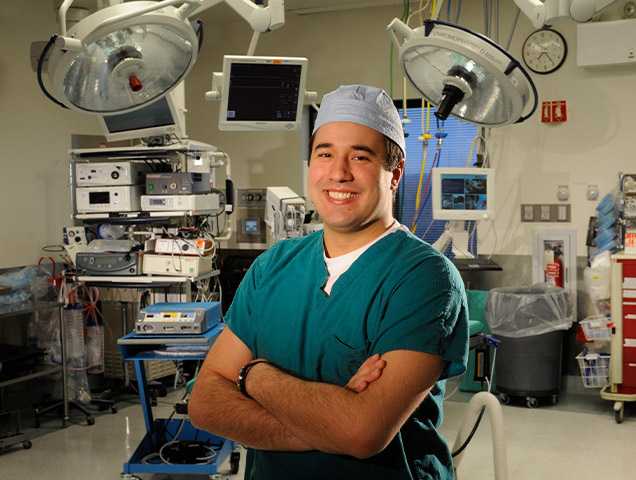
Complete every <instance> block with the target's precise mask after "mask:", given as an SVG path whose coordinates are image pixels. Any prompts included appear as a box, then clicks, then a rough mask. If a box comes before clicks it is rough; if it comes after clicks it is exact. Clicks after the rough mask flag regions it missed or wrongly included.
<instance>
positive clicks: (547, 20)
mask: <svg viewBox="0 0 636 480" xmlns="http://www.w3.org/2000/svg"><path fill="white" fill-rule="evenodd" d="M617 1H618V0H545V1H541V0H515V3H516V4H517V6H518V7H519V8H520V9H521V11H522V12H523V13H524V15H526V16H527V17H528V18H529V19H530V21H531V22H532V24H533V25H534V26H535V27H536V28H543V27H546V26H550V25H553V24H554V23H555V22H556V21H557V20H558V19H559V18H570V19H572V20H574V21H575V22H580V23H583V22H589V21H590V20H592V18H593V17H594V16H595V15H597V14H599V13H600V12H602V11H603V10H605V9H606V8H607V7H609V6H610V5H612V4H613V3H616V2H617Z"/></svg>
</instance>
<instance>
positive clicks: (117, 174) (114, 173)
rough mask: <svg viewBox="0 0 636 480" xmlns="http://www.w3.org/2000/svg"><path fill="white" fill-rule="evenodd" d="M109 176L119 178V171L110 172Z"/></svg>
mask: <svg viewBox="0 0 636 480" xmlns="http://www.w3.org/2000/svg"><path fill="white" fill-rule="evenodd" d="M110 176H111V177H112V178H113V179H114V180H117V179H118V178H119V172H112V173H111V174H110Z"/></svg>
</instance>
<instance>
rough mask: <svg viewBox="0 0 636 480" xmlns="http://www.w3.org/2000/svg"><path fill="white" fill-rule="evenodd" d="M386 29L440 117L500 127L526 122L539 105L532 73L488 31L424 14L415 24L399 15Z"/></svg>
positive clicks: (410, 74) (409, 73) (411, 76)
mask: <svg viewBox="0 0 636 480" xmlns="http://www.w3.org/2000/svg"><path fill="white" fill-rule="evenodd" d="M387 31H388V33H389V36H390V37H391V40H392V41H393V43H394V45H395V46H396V47H397V49H398V51H399V59H400V65H401V67H402V71H403V73H404V76H405V77H406V78H407V79H408V80H409V82H410V83H411V85H412V86H413V87H414V88H415V89H416V90H417V91H418V92H419V93H420V94H421V95H422V96H423V97H424V98H425V99H426V100H427V101H428V102H429V103H430V104H432V105H434V106H435V107H436V112H435V115H436V116H437V118H439V119H440V120H445V119H446V118H447V117H448V116H449V115H452V116H453V117H455V118H457V119H459V120H462V121H465V122H468V123H472V124H474V125H478V126H483V127H499V126H503V125H509V124H513V123H520V122H523V121H524V120H526V119H527V118H528V117H530V116H531V115H532V114H533V113H534V111H535V110H536V108H537V104H538V98H537V91H536V88H535V86H534V83H533V82H532V80H531V78H530V76H529V75H528V73H527V72H526V71H525V70H524V68H523V67H522V66H521V65H520V64H519V62H517V61H516V60H515V59H514V58H512V57H511V56H510V55H509V54H508V53H507V52H506V51H505V50H504V49H503V48H501V47H500V46H499V45H497V44H496V43H494V42H493V41H492V40H490V39H488V38H487V37H484V36H483V35H480V34H477V33H475V32H472V31H471V30H469V29H467V28H464V27H460V26H458V25H455V24H451V23H447V22H442V21H439V20H425V21H424V25H423V26H421V27H418V28H416V29H415V30H413V29H411V28H410V27H408V26H407V25H406V24H405V23H404V22H402V21H401V20H399V19H397V18H396V19H394V20H393V21H392V22H391V23H390V24H389V26H388V27H387ZM396 33H397V34H399V35H401V36H402V37H403V41H402V42H400V41H399V40H398V37H397V35H396Z"/></svg>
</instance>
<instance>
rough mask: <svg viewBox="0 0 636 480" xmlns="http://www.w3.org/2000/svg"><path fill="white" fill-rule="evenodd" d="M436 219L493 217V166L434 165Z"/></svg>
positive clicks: (481, 218)
mask: <svg viewBox="0 0 636 480" xmlns="http://www.w3.org/2000/svg"><path fill="white" fill-rule="evenodd" d="M432 182H433V183H432V197H433V218H434V219H435V220H490V219H492V218H493V217H494V208H495V205H494V202H495V175H494V171H493V170H492V169H490V168H434V169H433V178H432Z"/></svg>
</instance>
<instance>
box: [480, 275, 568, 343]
mask: <svg viewBox="0 0 636 480" xmlns="http://www.w3.org/2000/svg"><path fill="white" fill-rule="evenodd" d="M485 313H486V321H487V322H488V326H489V327H490V330H491V331H492V333H494V334H495V335H501V336H504V337H513V338H518V337H529V336H533V335H541V334H543V333H549V332H553V331H555V330H568V329H569V328H570V327H571V326H572V299H571V296H570V293H569V292H567V291H566V290H564V289H562V288H560V287H554V286H552V285H549V284H547V283H536V284H534V285H530V286H526V287H502V288H493V289H492V290H490V291H489V292H488V295H487V297H486V305H485Z"/></svg>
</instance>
